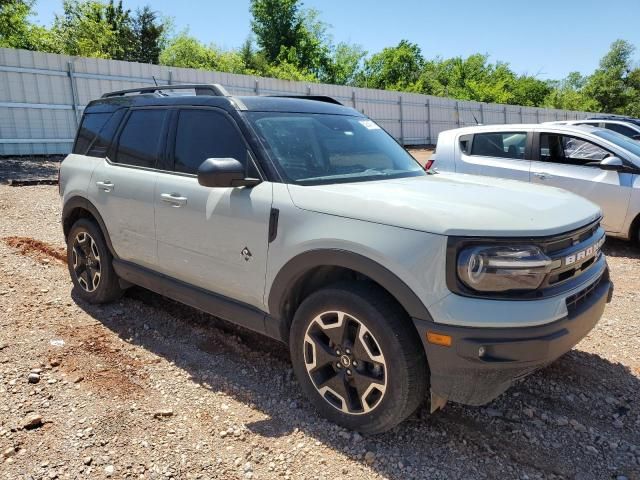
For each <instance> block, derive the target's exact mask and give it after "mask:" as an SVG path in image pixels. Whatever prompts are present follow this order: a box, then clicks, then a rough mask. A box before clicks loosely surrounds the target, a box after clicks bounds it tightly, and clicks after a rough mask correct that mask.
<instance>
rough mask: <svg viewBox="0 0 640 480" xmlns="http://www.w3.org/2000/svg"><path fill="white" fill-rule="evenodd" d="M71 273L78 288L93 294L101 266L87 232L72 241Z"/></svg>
mask: <svg viewBox="0 0 640 480" xmlns="http://www.w3.org/2000/svg"><path fill="white" fill-rule="evenodd" d="M71 255H72V260H73V271H74V274H75V276H76V279H77V280H78V284H79V285H80V287H81V288H82V289H83V290H85V291H86V292H89V293H91V292H93V291H95V290H96V288H98V285H99V284H100V274H101V270H102V265H101V263H100V252H99V250H98V245H97V244H96V242H95V240H94V239H93V237H91V235H89V234H88V233H87V232H80V233H78V234H77V235H76V238H75V239H74V240H73V249H72V251H71Z"/></svg>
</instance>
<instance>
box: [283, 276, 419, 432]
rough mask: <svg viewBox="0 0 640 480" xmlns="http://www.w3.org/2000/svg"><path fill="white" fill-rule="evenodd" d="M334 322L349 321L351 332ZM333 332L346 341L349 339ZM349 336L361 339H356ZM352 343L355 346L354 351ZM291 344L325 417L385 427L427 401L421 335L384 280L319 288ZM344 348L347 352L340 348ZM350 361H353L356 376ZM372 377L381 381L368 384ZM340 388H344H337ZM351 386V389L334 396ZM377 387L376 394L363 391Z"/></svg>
mask: <svg viewBox="0 0 640 480" xmlns="http://www.w3.org/2000/svg"><path fill="white" fill-rule="evenodd" d="M332 312H335V313H332ZM342 312H343V315H342V318H343V320H342V321H340V320H339V318H340V316H341V313H342ZM318 319H320V320H318ZM331 325H343V326H344V328H343V327H340V328H342V329H343V333H340V332H339V330H340V328H337V327H334V326H331ZM334 330H335V331H334ZM344 332H346V333H344ZM354 332H355V333H354ZM363 332H364V336H362V337H360V334H361V333H363ZM327 334H328V335H331V337H335V338H334V339H342V342H341V344H340V345H339V344H338V343H337V342H338V340H336V341H335V342H334V341H333V340H331V338H330V337H329V336H328V335H327ZM325 337H326V338H325ZM349 338H351V339H353V338H355V339H356V341H355V344H354V342H353V341H351V340H349ZM365 343H366V344H367V346H366V347H365V346H364V345H363V344H365ZM350 344H351V345H352V346H353V348H352V349H351V351H349V352H348V353H349V355H346V354H345V350H346V349H348V345H350ZM289 346H290V351H291V360H292V362H293V369H294V372H295V374H296V377H297V379H298V382H299V383H300V386H301V389H302V391H303V392H304V394H305V395H306V396H307V398H309V400H310V401H311V402H312V403H313V405H314V406H315V407H316V408H317V409H318V411H319V412H320V413H321V414H322V415H323V416H324V417H326V418H328V419H329V420H331V421H332V422H334V423H337V424H339V425H342V426H343V427H346V428H348V429H351V430H356V431H359V432H361V433H367V434H375V433H381V432H384V431H386V430H389V429H391V428H393V427H394V426H396V425H398V424H399V423H400V422H402V421H403V420H405V419H406V418H407V417H408V416H409V415H411V414H412V413H413V412H414V411H415V410H416V409H417V408H418V407H419V406H420V404H421V403H422V402H423V401H424V399H425V396H426V391H427V384H428V378H429V371H428V366H427V359H426V355H425V352H424V348H423V346H422V344H421V342H420V339H419V337H418V334H417V333H416V330H415V329H414V327H413V325H412V323H411V319H410V318H409V317H408V316H407V314H406V313H405V312H404V311H403V310H402V309H401V308H400V307H399V306H398V304H397V303H396V302H395V301H394V300H393V298H391V297H390V296H389V295H388V294H387V292H385V291H384V290H382V289H381V288H379V287H377V286H376V285H373V284H369V283H353V284H346V283H339V284H336V285H333V286H331V287H328V288H325V289H322V290H319V291H317V292H315V293H313V294H311V295H310V296H309V297H307V298H306V299H305V300H304V301H303V302H302V304H301V305H300V307H299V308H298V309H297V311H296V313H295V316H294V319H293V323H292V326H291V333H290V338H289ZM324 347H326V348H324ZM340 348H342V351H341V352H340V353H341V354H342V355H338V353H337V352H336V350H339V349H340ZM373 352H375V353H376V354H375V355H373V356H372V355H370V354H371V353H373ZM331 354H335V363H334V361H333V360H332V357H331ZM344 357H348V358H344ZM358 357H362V358H360V360H358ZM371 359H377V360H380V363H378V361H377V360H376V361H375V362H370V361H369V360H371ZM356 361H357V362H356ZM325 362H326V365H325V366H321V365H322V364H324V363H325ZM338 363H342V366H340V365H338ZM347 365H349V366H351V367H352V368H350V369H349V370H350V373H349V375H347V367H346V366H347ZM354 365H357V366H356V368H353V367H354ZM358 370H360V371H358ZM332 375H333V376H332ZM356 376H357V380H356ZM312 377H313V379H312ZM363 378H364V379H365V380H363ZM371 378H374V379H375V380H374V381H373V383H374V386H373V387H371V385H369V388H366V387H367V383H366V382H367V381H369V379H371ZM382 383H384V385H382ZM327 385H329V387H327ZM332 386H335V387H336V390H329V388H331V387H332ZM341 386H342V387H341ZM343 387H344V390H341V392H342V393H343V394H344V395H342V396H341V395H337V396H336V395H334V392H338V390H339V389H340V388H343ZM358 387H360V388H358ZM371 388H372V389H371ZM369 389H371V393H369V395H364V394H362V395H361V393H362V390H364V393H366V392H367V391H369ZM321 390H323V393H321ZM345 410H347V411H345Z"/></svg>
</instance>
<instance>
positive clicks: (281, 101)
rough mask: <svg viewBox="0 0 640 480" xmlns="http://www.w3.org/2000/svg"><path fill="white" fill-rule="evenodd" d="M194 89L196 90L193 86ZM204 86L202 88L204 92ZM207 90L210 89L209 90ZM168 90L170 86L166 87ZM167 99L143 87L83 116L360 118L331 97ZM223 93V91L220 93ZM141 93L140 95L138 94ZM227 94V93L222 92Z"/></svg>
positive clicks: (108, 98) (109, 98)
mask: <svg viewBox="0 0 640 480" xmlns="http://www.w3.org/2000/svg"><path fill="white" fill-rule="evenodd" d="M194 87H196V88H197V86H194ZM204 87H205V86H203V88H204ZM209 87H210V86H209ZM165 88H166V89H167V90H171V86H166V87H165ZM180 90H184V89H182V88H181V89H179V90H176V91H177V92H179V93H177V94H169V95H167V94H166V93H164V91H163V87H162V86H160V87H156V88H152V87H145V88H141V89H140V90H135V89H134V90H124V91H120V92H112V93H107V94H105V95H103V97H102V98H99V99H97V100H93V101H92V102H90V103H89V104H88V105H87V107H86V108H85V112H93V113H97V112H108V111H113V110H116V109H118V108H122V107H144V106H163V105H164V106H210V107H219V108H224V109H225V110H237V111H255V112H289V113H294V112H295V113H325V114H332V115H351V116H363V115H362V114H361V113H360V112H358V111H357V110H354V109H353V108H349V107H345V106H343V105H341V104H340V103H339V102H338V101H336V100H334V99H332V98H330V97H321V96H309V97H305V96H239V97H235V96H231V95H224V94H223V95H221V94H217V95H216V94H196V95H194V94H189V93H187V94H184V93H182V92H180ZM222 91H224V90H222ZM137 92H140V93H137ZM225 93H226V92H225Z"/></svg>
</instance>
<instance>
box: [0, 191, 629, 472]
mask: <svg viewBox="0 0 640 480" xmlns="http://www.w3.org/2000/svg"><path fill="white" fill-rule="evenodd" d="M59 211H60V208H59V200H58V197H57V187H55V186H29V187H9V186H4V185H0V239H2V241H0V478H2V479H17V478H25V479H27V478H28V479H32V478H33V479H40V478H46V479H55V478H107V477H111V478H134V477H138V478H176V479H177V478H180V479H182V478H203V479H209V478H211V479H248V478H254V479H258V478H283V479H299V478H305V479H331V480H337V479H360V478H372V479H378V478H390V479H394V480H396V479H397V480H404V479H411V478H433V479H450V478H454V479H455V478H459V479H476V478H477V479H483V478H488V479H494V478H495V479H498V478H520V479H534V478H567V479H573V478H576V479H624V478H628V479H640V396H639V392H640V357H639V355H638V351H640V335H639V334H640V324H639V317H640V315H639V314H640V301H639V300H640V292H639V291H638V285H640V251H639V250H637V249H633V248H631V247H630V246H628V245H626V244H624V243H622V242H615V241H608V244H607V245H606V247H605V251H606V253H607V254H608V256H609V263H610V266H611V271H612V277H613V280H614V282H615V283H616V290H615V294H614V299H613V302H612V303H611V304H610V305H608V306H607V309H606V311H605V314H604V318H603V319H602V320H601V322H600V323H599V325H598V326H597V327H596V329H595V330H594V331H593V332H592V333H591V334H590V335H589V336H588V337H587V338H586V339H584V340H583V341H582V342H581V343H580V344H579V345H578V346H577V347H576V348H575V349H574V350H573V351H571V352H570V353H568V354H567V355H565V356H564V357H563V358H561V359H560V360H558V361H557V362H555V363H554V364H553V365H551V366H550V367H548V368H546V369H544V370H542V371H539V372H537V373H536V374H534V375H532V376H530V377H528V378H526V379H525V380H523V381H521V382H520V383H519V384H517V385H516V386H514V387H513V388H511V389H510V390H509V391H508V392H507V393H505V394H503V395H502V396H500V397H499V398H498V399H497V400H495V401H494V402H492V403H491V404H490V405H487V406H485V407H483V408H468V407H462V406H459V405H455V404H449V405H447V407H446V408H445V409H444V410H443V411H441V412H438V413H436V414H435V415H429V414H428V411H427V407H426V406H424V407H422V409H421V410H420V411H419V412H418V413H417V414H416V415H414V416H413V417H412V418H410V419H409V420H408V421H406V422H404V423H403V424H402V425H400V426H399V427H397V428H396V429H394V430H393V431H391V432H388V433H386V434H384V435H380V436H376V437H363V436H360V435H358V434H357V433H351V432H348V431H345V430H343V429H341V428H339V427H336V426H334V425H332V424H330V423H328V422H326V421H325V420H323V419H322V418H320V417H319V416H318V415H317V414H316V412H315V411H314V410H313V408H312V407H311V406H310V405H309V403H308V402H307V401H306V400H305V399H304V398H302V397H301V395H300V392H299V388H298V385H297V383H296V381H295V380H294V379H293V377H292V371H291V366H290V363H289V360H288V355H287V351H286V349H285V348H284V347H283V346H281V345H279V344H277V343H274V342H271V341H269V340H267V339H265V338H262V337H259V336H257V335H255V334H252V333H250V332H246V331H243V330H239V329H237V328H235V327H233V326H231V325H229V324H227V323H225V322H222V321H220V320H217V319H215V318H213V317H211V316H208V315H205V314H202V313H200V312H198V311H196V310H193V309H191V308H189V307H185V306H182V305H179V304H176V303H174V302H172V301H170V300H167V299H165V298H163V297H161V296H158V295H155V294H153V293H150V292H148V291H145V290H143V289H138V288H134V289H132V290H130V291H129V292H128V293H127V295H126V296H125V297H124V298H123V299H122V300H121V301H119V302H117V303H115V304H113V305H109V306H102V307H96V306H91V305H87V304H85V303H83V302H81V301H79V300H78V298H77V297H76V296H75V295H74V292H73V291H72V284H71V282H70V280H69V276H68V273H67V271H66V267H65V266H64V264H63V263H62V262H61V261H60V260H59V259H58V258H59V257H60V252H63V251H64V250H63V249H64V242H63V238H62V234H61V229H60V225H59V219H58V216H59ZM7 237H13V238H7Z"/></svg>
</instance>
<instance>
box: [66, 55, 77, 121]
mask: <svg viewBox="0 0 640 480" xmlns="http://www.w3.org/2000/svg"><path fill="white" fill-rule="evenodd" d="M67 73H68V74H69V84H70V85H71V103H72V105H71V106H72V108H73V113H74V114H75V116H76V126H80V112H79V111H78V103H79V101H78V90H77V86H76V78H75V76H74V75H73V62H67Z"/></svg>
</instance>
